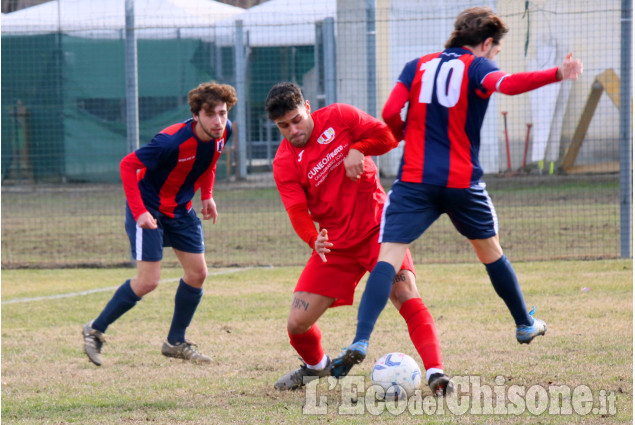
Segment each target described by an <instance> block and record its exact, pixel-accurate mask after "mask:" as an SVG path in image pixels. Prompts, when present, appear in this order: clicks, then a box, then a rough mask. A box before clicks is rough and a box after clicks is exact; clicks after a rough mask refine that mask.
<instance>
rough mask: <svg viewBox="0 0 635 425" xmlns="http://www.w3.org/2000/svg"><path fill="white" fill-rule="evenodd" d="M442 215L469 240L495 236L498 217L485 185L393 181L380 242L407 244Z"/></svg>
mask: <svg viewBox="0 0 635 425" xmlns="http://www.w3.org/2000/svg"><path fill="white" fill-rule="evenodd" d="M443 213H446V214H447V215H448V216H449V217H450V220H452V224H454V227H455V228H456V230H458V231H459V233H460V234H462V235H463V236H465V237H466V238H468V239H489V238H491V237H493V236H496V234H498V218H497V217H496V211H495V210H494V204H492V200H491V199H490V197H489V195H488V193H487V190H485V183H482V182H481V183H478V184H476V185H474V186H472V187H469V188H467V189H453V188H448V187H443V186H434V185H430V184H424V183H406V182H402V181H396V182H395V183H394V185H393V186H392V189H391V190H390V192H389V193H388V200H387V201H386V204H385V205H384V211H383V215H382V219H381V229H380V233H379V241H380V242H396V243H406V244H409V243H411V242H413V241H415V240H416V239H417V238H418V237H419V236H421V235H422V234H423V232H425V231H426V230H427V229H428V227H430V225H432V223H434V222H435V220H436V219H437V218H439V216H441V214H443Z"/></svg>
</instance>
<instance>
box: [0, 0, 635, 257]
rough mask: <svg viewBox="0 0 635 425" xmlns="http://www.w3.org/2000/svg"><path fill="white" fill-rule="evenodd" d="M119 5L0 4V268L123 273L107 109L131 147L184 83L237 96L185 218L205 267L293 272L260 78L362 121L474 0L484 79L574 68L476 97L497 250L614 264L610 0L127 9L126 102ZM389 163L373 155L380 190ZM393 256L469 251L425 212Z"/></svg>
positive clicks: (624, 221) (622, 168)
mask: <svg viewBox="0 0 635 425" xmlns="http://www.w3.org/2000/svg"><path fill="white" fill-rule="evenodd" d="M124 3H125V2H124V1H123V0H117V1H114V0H107V1H99V2H97V1H79V0H55V1H50V2H48V3H44V4H42V5H39V6H34V7H31V8H27V9H23V10H20V11H17V12H12V13H9V14H3V15H2V47H3V48H2V52H1V54H2V61H3V64H4V66H3V67H2V71H1V72H2V99H1V101H2V104H1V108H2V109H1V112H2V155H1V158H2V164H1V170H2V266H3V267H67V266H85V265H95V266H113V265H122V264H130V260H129V259H128V242H127V238H126V236H125V232H124V230H123V208H124V202H125V198H124V195H123V190H122V189H121V187H120V183H119V182H120V179H119V174H118V165H119V161H120V159H121V158H122V157H123V156H124V155H125V154H126V152H127V149H128V148H127V146H128V141H127V134H129V132H128V131H127V125H128V123H127V116H126V108H127V106H128V105H129V104H130V102H136V103H137V104H138V119H139V125H138V132H137V133H138V134H139V141H138V142H139V143H140V144H141V145H143V144H145V143H147V142H148V141H149V140H150V139H151V138H152V137H153V136H154V134H155V133H156V132H158V131H159V130H161V129H162V128H165V127H167V126H168V125H170V124H173V123H175V122H179V121H183V120H185V119H187V118H188V117H189V115H190V113H189V107H188V105H187V92H188V91H189V90H190V89H191V88H193V87H195V86H196V85H198V84H199V83H200V82H203V81H208V80H216V81H219V82H223V83H229V84H232V85H234V86H236V87H237V89H238V92H239V93H241V94H242V96H241V98H240V99H239V104H238V105H236V107H234V109H232V111H231V113H230V119H232V121H233V122H234V125H235V128H236V134H235V135H234V138H233V140H232V141H231V143H230V144H229V145H228V146H227V147H226V150H225V152H224V154H223V156H222V157H221V161H220V162H219V164H218V172H217V188H216V190H215V198H216V201H217V204H218V207H219V213H220V220H219V223H218V224H216V225H211V224H208V223H205V225H204V226H205V232H206V241H207V252H208V254H207V258H208V261H209V263H210V264H212V265H219V266H220V265H235V264H240V265H259V264H261V265H264V264H274V265H283V264H302V263H303V262H304V261H305V259H306V256H307V252H306V249H308V248H306V247H305V246H304V245H303V243H302V242H301V241H300V240H299V239H298V238H297V237H296V236H295V235H294V233H293V230H292V229H291V226H290V224H289V222H288V218H287V217H286V213H285V211H284V209H283V207H282V204H281V202H280V200H279V197H278V195H277V192H276V190H275V187H274V184H273V178H272V175H271V161H272V159H273V156H274V155H275V152H276V149H277V146H278V144H279V141H280V134H279V132H278V131H277V129H276V128H275V126H272V124H271V123H270V122H269V121H268V120H267V118H266V115H265V113H264V109H263V108H264V99H265V97H266V94H267V92H268V90H269V88H270V87H271V86H272V85H273V84H275V83H276V82H279V81H294V82H297V83H298V84H300V85H301V86H302V88H303V90H304V92H305V95H306V97H307V98H308V99H309V100H310V101H311V103H312V105H313V107H314V109H315V108H316V107H321V106H325V105H328V104H331V103H333V102H344V103H349V104H353V105H355V106H357V107H360V108H361V109H364V110H366V111H367V112H369V113H371V114H373V115H375V116H381V109H382V107H383V104H384V102H385V100H386V98H387V96H388V94H389V92H390V90H391V89H392V87H393V85H394V83H395V81H396V78H397V76H398V75H399V72H400V71H401V69H402V67H403V65H404V64H405V63H406V62H407V61H409V60H411V59H414V58H415V57H418V56H421V55H423V54H425V53H430V52H434V51H439V50H441V49H442V48H443V44H444V43H445V40H446V39H447V38H448V36H449V34H450V32H451V28H452V24H453V22H454V19H455V17H456V15H457V14H458V13H459V12H460V11H461V10H463V9H464V8H466V7H471V6H475V5H486V6H490V7H492V8H493V9H495V10H496V11H497V12H498V14H499V15H500V16H502V17H503V19H504V20H505V21H506V23H507V24H508V26H509V27H510V32H509V34H508V35H507V36H506V38H505V41H504V45H503V46H504V47H503V51H502V52H501V53H500V54H499V55H498V57H497V62H498V64H499V66H500V67H501V69H502V70H504V71H506V72H509V73H515V72H522V71H528V70H535V69H544V68H549V67H553V66H557V65H558V64H559V63H560V62H561V61H562V59H563V58H564V56H565V55H566V54H567V53H568V52H569V51H573V52H574V54H575V56H576V57H579V58H580V59H581V60H582V61H583V62H584V68H585V69H584V74H583V75H582V77H581V78H580V79H579V80H577V81H575V82H564V83H561V84H553V85H550V86H546V87H543V88H541V89H539V90H536V91H534V92H531V93H526V94H523V95H519V96H504V95H500V94H497V95H494V96H493V98H492V100H491V101H490V106H489V109H488V113H487V115H486V119H485V123H484V126H483V131H482V146H481V163H482V165H483V167H484V169H485V172H486V175H485V178H484V180H485V181H486V182H487V184H488V190H489V192H490V194H491V196H492V198H493V201H494V204H495V205H496V208H497V213H498V215H499V219H500V235H501V242H502V245H503V247H504V249H505V251H506V253H507V255H508V256H509V257H510V258H512V259H513V260H542V259H553V258H572V259H573V258H575V259H580V258H615V257H620V256H630V255H631V254H630V252H631V243H632V242H631V224H630V215H631V212H630V211H631V203H632V195H631V190H632V189H631V186H630V181H631V180H632V162H631V157H632V140H631V136H630V134H631V133H630V128H631V122H630V110H629V111H628V112H629V114H628V115H627V118H626V119H625V118H624V114H622V116H621V115H620V111H621V110H622V111H623V110H624V108H623V106H622V105H623V104H625V105H628V108H630V105H631V101H632V78H631V77H630V72H631V69H630V67H629V68H627V69H628V72H627V73H628V75H624V71H623V63H624V61H623V59H625V55H626V53H625V52H627V53H628V54H629V55H630V51H631V48H632V45H631V40H630V37H624V28H625V22H626V25H628V28H630V19H631V16H632V5H630V8H629V7H628V5H629V3H628V2H624V1H618V0H600V1H593V2H591V1H573V0H569V1H557V0H541V1H527V2H521V1H512V0H500V1H493V0H489V1H487V0H486V1H484V2H479V3H478V4H477V3H476V2H473V1H457V2H438V1H434V0H376V1H372V2H371V1H368V0H339V1H336V0H326V1H323V2H315V1H306V0H295V1H290V0H269V1H267V2H265V3H262V4H260V5H258V6H255V7H252V8H250V9H240V8H234V7H232V6H227V5H224V4H221V3H218V2H214V1H211V0H196V1H182V2H178V1H169V2H168V1H165V2H164V1H162V0H135V2H134V23H135V26H134V33H135V37H136V39H137V63H138V72H137V77H138V97H137V98H136V99H130V98H129V96H127V95H126V81H127V79H126V78H127V75H126V43H125V34H126V27H125V14H126V10H125V7H124ZM625 17H626V18H625ZM625 19H626V20H625ZM628 63H629V64H630V59H628ZM625 77H626V78H625ZM621 98H625V100H626V101H625V102H624V101H622V102H621ZM627 121H628V122H627ZM625 129H626V130H625ZM400 154H401V152H400V149H399V148H398V149H395V151H393V152H391V153H389V154H386V155H384V156H382V157H380V158H377V162H378V164H379V166H380V170H381V176H382V178H383V179H384V180H385V185H386V187H387V188H388V187H389V186H390V182H391V179H392V177H394V175H395V174H396V172H397V167H398V163H399V158H400ZM625 157H627V158H626V159H627V160H625ZM413 255H414V257H415V261H416V262H423V263H425V262H455V261H457V262H458V261H472V260H473V259H474V254H473V253H472V251H471V248H470V246H469V244H467V243H466V242H465V241H464V240H462V238H461V237H460V236H459V235H458V234H456V232H455V231H454V230H453V229H452V227H451V224H450V223H449V220H446V219H445V218H444V219H442V220H440V221H439V222H438V223H435V225H434V226H433V227H432V228H431V229H430V230H429V231H428V232H426V235H424V237H423V238H421V239H420V240H419V241H417V242H416V244H415V245H414V247H413ZM166 261H168V262H170V261H175V259H174V258H173V257H170V256H168V257H167V258H166Z"/></svg>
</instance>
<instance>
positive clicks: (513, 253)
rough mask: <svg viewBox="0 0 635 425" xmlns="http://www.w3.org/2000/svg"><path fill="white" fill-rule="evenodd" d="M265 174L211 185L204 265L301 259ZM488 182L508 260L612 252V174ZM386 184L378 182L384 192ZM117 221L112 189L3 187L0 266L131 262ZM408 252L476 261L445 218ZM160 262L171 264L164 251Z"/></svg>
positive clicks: (116, 188)
mask: <svg viewBox="0 0 635 425" xmlns="http://www.w3.org/2000/svg"><path fill="white" fill-rule="evenodd" d="M267 178H268V180H264V181H259V182H245V183H244V184H243V183H241V184H240V185H239V184H231V183H222V182H221V183H220V184H218V185H217V186H218V187H216V188H215V190H214V197H215V199H216V203H217V205H218V211H219V221H218V223H217V224H216V225H212V224H211V223H210V222H205V223H204V224H203V228H204V230H205V239H206V247H207V256H206V258H207V261H208V263H209V264H211V265H213V266H216V267H227V266H233V265H243V266H254V265H275V266H289V265H298V264H303V262H304V261H305V255H306V251H305V245H304V244H303V243H302V242H301V241H300V240H299V239H298V237H297V236H296V235H295V233H294V232H293V229H292V228H291V225H290V223H289V219H288V217H287V215H286V213H285V211H284V208H283V206H282V203H281V202H280V197H279V195H278V193H277V191H276V189H275V187H273V180H272V178H271V176H268V177H267ZM486 180H487V183H488V191H489V192H490V195H491V197H492V200H493V202H494V205H495V206H496V211H497V214H498V217H499V223H500V236H501V243H502V245H503V248H504V249H505V251H506V253H507V255H508V257H509V258H511V259H512V260H513V261H519V260H522V261H535V260H551V259H598V258H618V257H619V255H620V250H619V246H620V245H619V215H620V210H619V185H618V182H617V175H605V176H548V177H545V176H543V177H534V176H531V177H530V176H526V177H514V178H504V177H495V176H489V177H488V178H487V179H486ZM391 183H392V182H390V181H385V182H384V185H385V187H386V188H387V189H389V188H390V184H391ZM256 185H257V186H256ZM197 199H198V196H197V197H196V200H197ZM194 204H195V205H196V204H197V201H196V202H195V203H194ZM123 218H124V195H123V189H122V188H121V186H120V185H101V186H97V185H67V186H48V187H47V186H33V187H27V186H21V187H20V186H16V187H12V186H3V187H2V267H3V268H4V269H6V268H17V267H44V268H46V267H86V266H98V267H104V266H108V267H112V266H123V265H125V264H126V263H127V262H128V261H129V260H128V255H127V252H129V244H128V239H127V237H126V234H125V231H124V228H123ZM412 252H413V256H414V259H415V262H418V263H444V262H470V261H473V260H474V258H475V257H474V253H473V251H472V248H471V246H470V245H469V243H467V242H466V241H465V240H464V238H463V237H462V236H460V235H459V234H458V233H457V232H456V231H455V230H454V228H453V227H452V224H451V223H450V221H449V220H448V218H447V217H446V216H442V217H441V219H439V220H438V221H437V222H436V223H435V224H434V225H433V226H432V227H431V228H430V229H429V230H428V231H426V233H425V237H423V238H420V239H419V240H418V241H416V242H415V243H414V244H413V250H412ZM165 261H166V263H167V264H173V265H174V264H175V263H176V259H175V257H174V256H173V255H170V254H168V255H167V256H166V258H165Z"/></svg>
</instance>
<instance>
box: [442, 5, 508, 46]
mask: <svg viewBox="0 0 635 425" xmlns="http://www.w3.org/2000/svg"><path fill="white" fill-rule="evenodd" d="M508 31H509V28H507V25H505V23H504V22H503V20H502V19H501V18H500V17H499V16H498V15H496V13H494V11H493V10H492V9H490V8H489V7H471V8H469V9H465V10H464V11H463V12H461V13H459V16H457V18H456V21H455V22H454V31H453V32H452V35H450V38H449V39H448V41H446V43H445V48H446V49H447V48H450V47H463V46H477V45H479V44H481V43H482V42H484V41H485V40H487V39H488V38H489V37H492V38H493V40H494V44H495V45H496V44H499V43H500V41H501V39H502V38H503V36H504V35H505V34H507V32H508Z"/></svg>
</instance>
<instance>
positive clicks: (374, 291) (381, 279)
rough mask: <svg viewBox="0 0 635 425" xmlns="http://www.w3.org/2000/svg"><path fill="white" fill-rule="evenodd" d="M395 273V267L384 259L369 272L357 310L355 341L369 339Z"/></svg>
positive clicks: (384, 303) (387, 296)
mask: <svg viewBox="0 0 635 425" xmlns="http://www.w3.org/2000/svg"><path fill="white" fill-rule="evenodd" d="M395 274H396V273H395V268H394V267H393V266H392V265H390V264H389V263H387V262H385V261H379V262H378V263H377V264H376V265H375V268H373V271H372V272H371V273H370V276H369V277H368V282H367V283H366V289H365V290H364V294H363V295H362V300H361V302H360V304H359V311H358V312H357V333H356V334H355V341H359V340H360V339H365V340H369V339H370V334H371V333H372V332H373V328H374V327H375V322H377V318H378V317H379V314H380V313H381V312H382V310H383V309H384V307H386V303H387V302H388V298H390V290H391V289H392V283H393V280H394V279H395Z"/></svg>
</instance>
